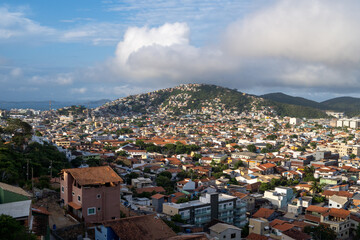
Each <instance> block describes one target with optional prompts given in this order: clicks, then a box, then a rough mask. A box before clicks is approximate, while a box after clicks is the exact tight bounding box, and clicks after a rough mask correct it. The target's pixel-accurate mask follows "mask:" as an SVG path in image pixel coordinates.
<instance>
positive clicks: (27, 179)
mask: <svg viewBox="0 0 360 240" xmlns="http://www.w3.org/2000/svg"><path fill="white" fill-rule="evenodd" d="M26 160H27V163H26V181H29V158H28V159H26Z"/></svg>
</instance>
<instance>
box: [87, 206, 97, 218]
mask: <svg viewBox="0 0 360 240" xmlns="http://www.w3.org/2000/svg"><path fill="white" fill-rule="evenodd" d="M87 213H88V216H90V215H95V214H96V208H94V207H92V208H88V209H87Z"/></svg>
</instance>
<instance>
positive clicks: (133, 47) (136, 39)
mask: <svg viewBox="0 0 360 240" xmlns="http://www.w3.org/2000/svg"><path fill="white" fill-rule="evenodd" d="M188 43H189V28H188V26H187V25H186V24H185V23H174V24H169V23H166V24H164V25H163V26H160V27H158V28H150V29H149V28H148V27H142V28H137V27H132V28H129V29H128V30H127V31H126V33H125V35H124V40H123V41H122V42H120V43H119V44H118V45H117V49H116V56H117V58H118V59H119V61H120V62H121V63H122V64H125V63H126V62H127V61H128V58H129V57H130V55H131V54H132V53H136V52H137V51H138V50H139V49H141V48H145V47H149V46H155V47H156V46H161V47H170V46H173V45H178V46H181V45H187V44H188Z"/></svg>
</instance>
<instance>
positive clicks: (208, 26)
mask: <svg viewBox="0 0 360 240" xmlns="http://www.w3.org/2000/svg"><path fill="white" fill-rule="evenodd" d="M359 6H360V5H359V3H358V2H357V1H355V0H353V1H351V0H345V1H341V2H339V1H335V0H329V1H325V0H314V1H310V0H304V1H290V0H267V1H265V0H241V1H239V0H222V1H220V0H218V1H217V0H202V1H200V0H198V1H190V0H183V1H171V0H167V1H166V0H157V1H145V0H143V1H130V0H125V1H124V0H123V1H116V0H104V1H95V0H76V1H69V0H63V1H45V0H43V1H37V0H34V1H19V0H13V1H7V2H6V1H2V3H1V4H0V84H1V88H0V100H6V101H22V100H50V99H51V100H90V99H91V100H95V99H102V98H107V99H115V98H119V97H123V96H127V95H129V94H135V93H142V92H147V91H151V90H156V89H159V88H163V87H171V86H176V85H178V84H181V83H193V82H199V83H211V84H218V85H222V86H226V87H231V88H237V89H239V90H240V91H244V92H248V93H255V94H262V93H268V92H278V91H283V92H285V93H289V94H294V95H300V96H304V97H307V98H311V99H316V100H322V99H328V98H332V97H336V96H342V95H352V96H358V92H359V89H360V81H359V76H360V73H359V70H358V69H359V62H360V60H359V56H358V54H356V53H357V52H358V51H360V44H359V42H360V41H359V40H360V30H359V29H360V28H359V26H358V22H359V20H360V17H359V16H358V14H357V12H358V10H360V8H359Z"/></svg>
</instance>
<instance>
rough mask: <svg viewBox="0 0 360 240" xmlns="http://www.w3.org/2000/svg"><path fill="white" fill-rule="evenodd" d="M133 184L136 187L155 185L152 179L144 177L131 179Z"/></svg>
mask: <svg viewBox="0 0 360 240" xmlns="http://www.w3.org/2000/svg"><path fill="white" fill-rule="evenodd" d="M131 186H133V187H135V188H145V187H153V185H152V181H151V179H150V178H143V177H138V178H133V179H131Z"/></svg>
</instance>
